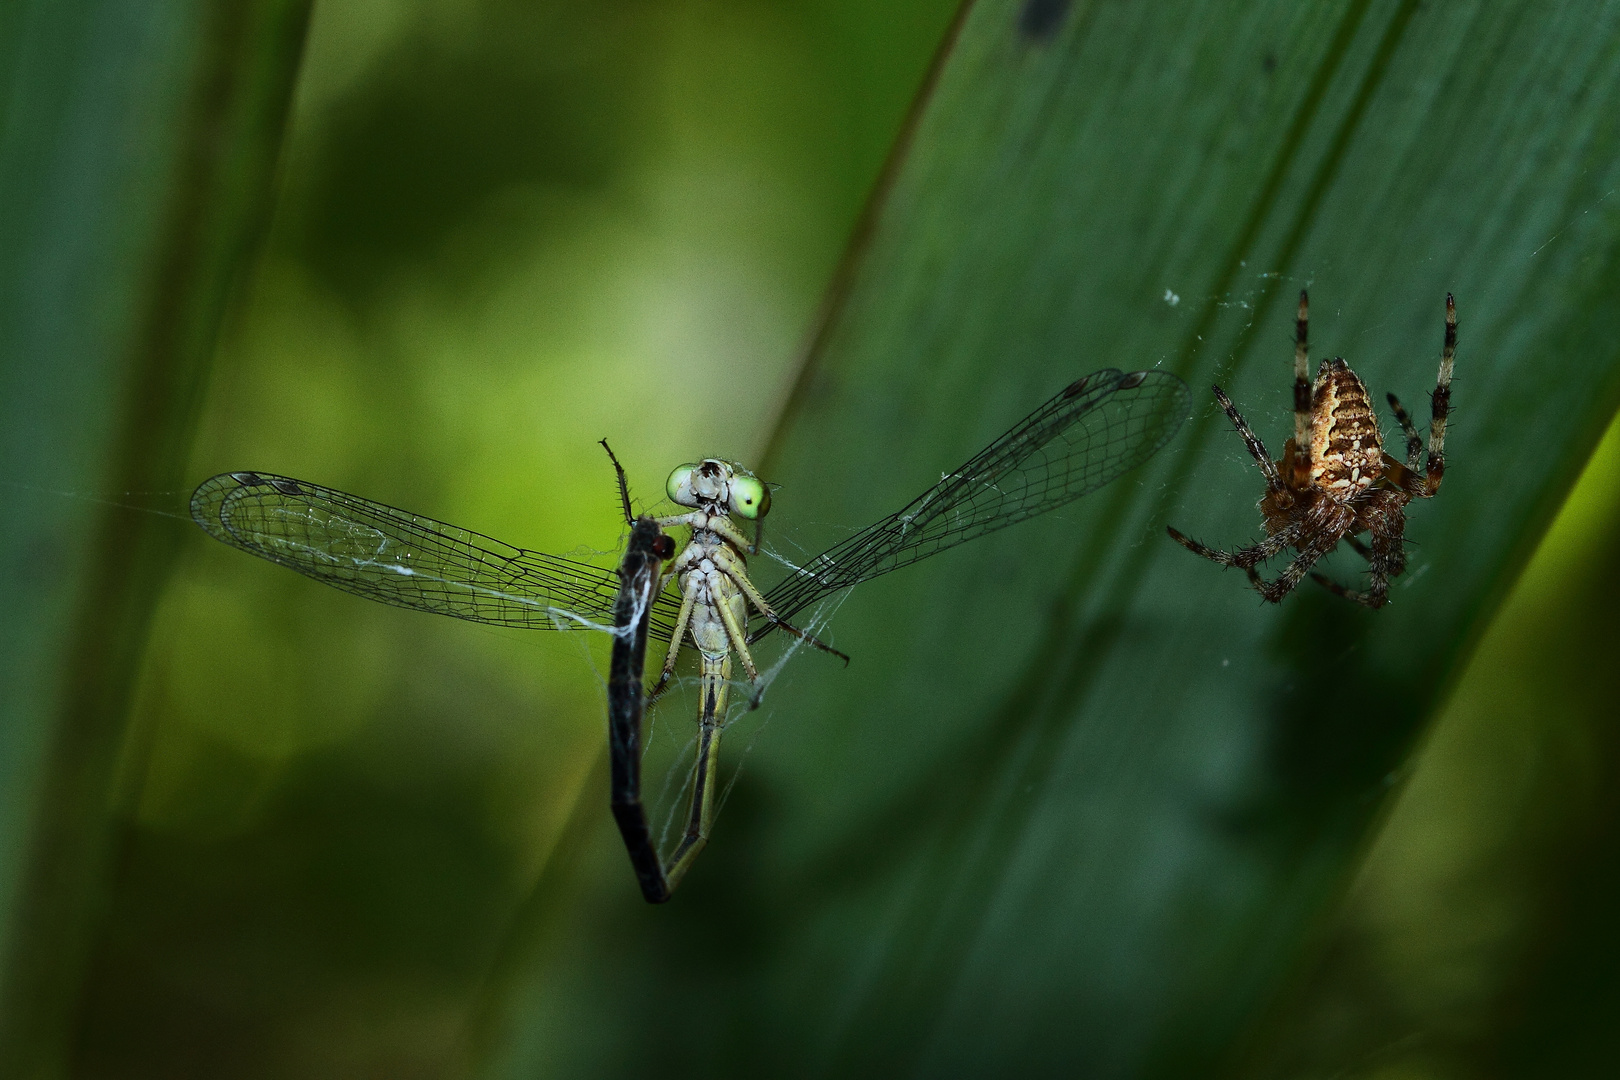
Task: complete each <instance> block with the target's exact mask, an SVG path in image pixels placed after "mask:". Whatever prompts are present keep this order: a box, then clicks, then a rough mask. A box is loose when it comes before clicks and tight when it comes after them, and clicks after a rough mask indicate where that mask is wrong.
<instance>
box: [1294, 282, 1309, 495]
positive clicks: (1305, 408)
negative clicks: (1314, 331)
mask: <svg viewBox="0 0 1620 1080" xmlns="http://www.w3.org/2000/svg"><path fill="white" fill-rule="evenodd" d="M1310 321H1311V317H1310V297H1309V296H1308V295H1306V292H1305V290H1304V289H1301V290H1299V313H1298V315H1297V316H1296V318H1295V320H1294V455H1293V457H1292V460H1291V461H1290V464H1291V465H1292V467H1293V468H1292V472H1293V482H1294V486H1295V487H1299V488H1302V487H1304V486H1305V485H1306V484H1307V483H1308V482H1309V481H1310V475H1311V462H1310V451H1309V447H1310V445H1311V380H1310V373H1311V367H1310V345H1309V344H1308V343H1307V333H1306V332H1307V330H1308V329H1309V328H1310Z"/></svg>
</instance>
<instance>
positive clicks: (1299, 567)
mask: <svg viewBox="0 0 1620 1080" xmlns="http://www.w3.org/2000/svg"><path fill="white" fill-rule="evenodd" d="M1312 518H1313V519H1314V520H1312V521H1310V522H1309V523H1308V524H1307V525H1306V526H1304V527H1303V529H1302V531H1304V532H1305V543H1304V544H1303V545H1302V546H1301V547H1300V550H1299V554H1298V555H1295V556H1294V559H1293V561H1292V562H1290V563H1289V564H1288V565H1287V566H1286V567H1284V568H1283V572H1282V573H1281V574H1280V575H1278V577H1277V579H1276V580H1275V581H1265V580H1260V581H1257V582H1256V583H1255V588H1257V589H1259V590H1260V595H1261V596H1262V597H1264V598H1265V599H1266V600H1267V601H1269V602H1270V603H1273V604H1277V603H1281V602H1282V598H1283V597H1285V596H1287V595H1288V594H1289V593H1291V592H1293V591H1294V586H1296V585H1298V584H1299V583H1300V581H1301V579H1303V578H1304V577H1305V575H1306V573H1307V572H1308V571H1309V570H1310V568H1311V567H1313V566H1315V565H1316V563H1317V562H1318V560H1320V559H1321V558H1322V556H1324V555H1326V554H1327V553H1328V552H1330V551H1332V550H1333V548H1334V546H1335V545H1336V544H1338V542H1339V540H1340V539H1342V538H1343V536H1344V535H1345V532H1346V530H1348V529H1349V528H1350V525H1351V524H1352V523H1353V522H1354V521H1355V512H1354V511H1353V510H1351V509H1350V508H1349V507H1346V506H1342V505H1337V504H1335V505H1333V506H1332V507H1331V508H1330V509H1328V510H1327V511H1325V512H1323V513H1319V514H1313V515H1312ZM1279 535H1280V534H1279Z"/></svg>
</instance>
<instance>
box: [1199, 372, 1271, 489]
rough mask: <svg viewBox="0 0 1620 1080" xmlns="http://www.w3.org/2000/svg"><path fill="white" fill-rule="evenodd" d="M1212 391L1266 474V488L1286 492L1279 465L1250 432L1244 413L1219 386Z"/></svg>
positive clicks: (1263, 444)
mask: <svg viewBox="0 0 1620 1080" xmlns="http://www.w3.org/2000/svg"><path fill="white" fill-rule="evenodd" d="M1212 389H1214V391H1215V400H1216V401H1218V402H1220V403H1221V408H1223V409H1225V410H1226V418H1227V419H1228V420H1230V421H1232V426H1233V427H1235V428H1237V433H1238V434H1239V435H1241V436H1242V437H1243V445H1244V446H1247V447H1248V448H1249V454H1250V455H1251V456H1252V457H1253V458H1254V462H1255V464H1256V465H1259V466H1260V471H1261V472H1263V473H1265V474H1266V487H1268V488H1270V489H1271V490H1272V491H1282V490H1284V485H1283V482H1282V477H1281V476H1280V475H1279V474H1278V473H1277V464H1276V462H1274V461H1272V460H1271V455H1270V454H1268V453H1266V444H1265V443H1263V442H1261V441H1260V437H1259V436H1258V435H1256V434H1255V433H1254V432H1253V431H1252V430H1250V428H1249V422H1248V421H1247V420H1245V419H1243V414H1242V413H1240V412H1238V411H1237V406H1236V405H1233V404H1232V399H1231V398H1229V397H1227V396H1226V391H1224V390H1222V389H1221V388H1220V387H1218V386H1216V387H1213V388H1212Z"/></svg>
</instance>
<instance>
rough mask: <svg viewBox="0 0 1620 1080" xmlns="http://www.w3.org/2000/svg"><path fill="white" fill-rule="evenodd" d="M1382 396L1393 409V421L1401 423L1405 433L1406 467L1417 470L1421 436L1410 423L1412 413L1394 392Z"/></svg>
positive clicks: (1421, 446)
mask: <svg viewBox="0 0 1620 1080" xmlns="http://www.w3.org/2000/svg"><path fill="white" fill-rule="evenodd" d="M1384 396H1385V397H1387V398H1389V407H1390V408H1391V409H1394V410H1395V422H1396V423H1398V424H1400V425H1401V431H1402V432H1403V433H1404V434H1405V435H1406V467H1407V468H1408V469H1411V470H1412V471H1413V472H1417V470H1418V465H1419V463H1420V462H1421V461H1422V459H1423V437H1422V436H1421V435H1419V434H1418V429H1417V425H1416V424H1414V423H1412V414H1411V413H1409V412H1407V411H1406V409H1405V408H1404V407H1403V406H1402V405H1401V399H1400V398H1398V397H1396V396H1395V395H1394V394H1385V395H1384Z"/></svg>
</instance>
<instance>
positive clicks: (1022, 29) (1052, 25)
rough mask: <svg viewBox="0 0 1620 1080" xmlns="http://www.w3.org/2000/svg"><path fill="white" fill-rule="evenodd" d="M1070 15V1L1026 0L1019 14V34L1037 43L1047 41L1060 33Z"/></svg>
mask: <svg viewBox="0 0 1620 1080" xmlns="http://www.w3.org/2000/svg"><path fill="white" fill-rule="evenodd" d="M1068 14H1069V0H1024V9H1023V10H1022V11H1021V12H1019V14H1018V32H1019V33H1021V34H1023V35H1024V36H1025V37H1027V38H1033V39H1034V40H1036V41H1046V40H1048V39H1050V38H1051V37H1052V36H1053V35H1054V34H1056V33H1057V32H1058V29H1059V28H1060V27H1061V26H1062V25H1063V20H1064V18H1065V17H1066V16H1067V15H1068Z"/></svg>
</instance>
